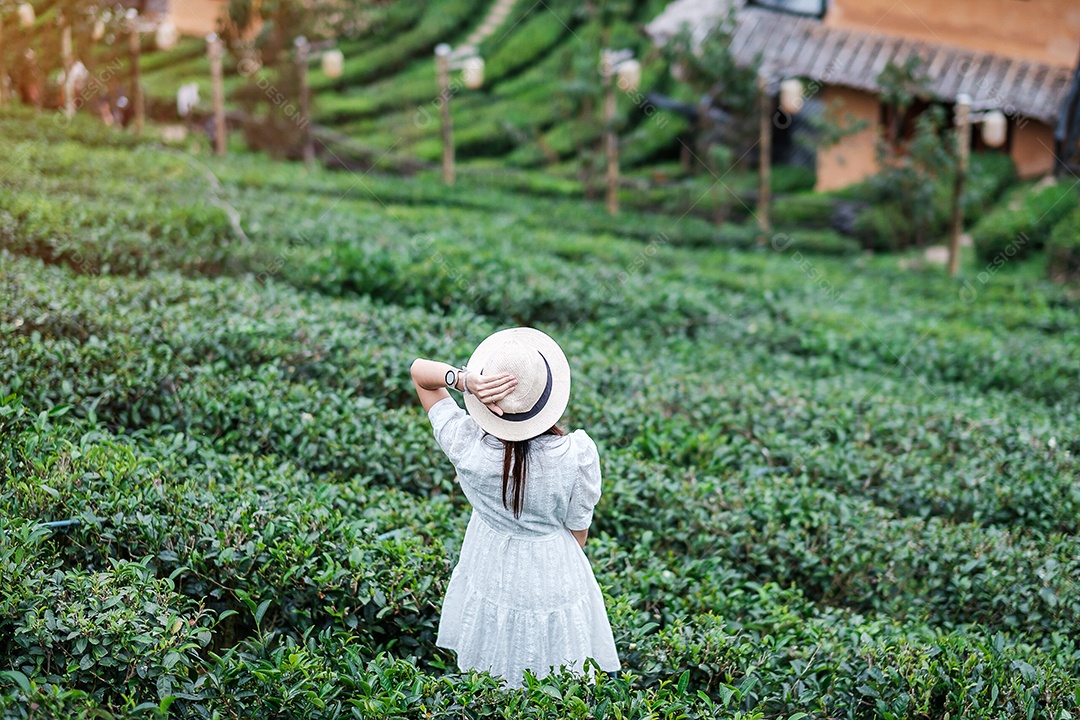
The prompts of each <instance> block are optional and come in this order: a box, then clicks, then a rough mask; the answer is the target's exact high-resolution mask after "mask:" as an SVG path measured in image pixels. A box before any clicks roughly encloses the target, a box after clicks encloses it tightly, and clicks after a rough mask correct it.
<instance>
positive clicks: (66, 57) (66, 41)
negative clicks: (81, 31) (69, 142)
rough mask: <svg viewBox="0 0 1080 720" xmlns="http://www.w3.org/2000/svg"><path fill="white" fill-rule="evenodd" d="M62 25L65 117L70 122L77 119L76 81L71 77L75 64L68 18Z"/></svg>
mask: <svg viewBox="0 0 1080 720" xmlns="http://www.w3.org/2000/svg"><path fill="white" fill-rule="evenodd" d="M61 23H63V27H64V29H63V30H62V31H61V33H60V57H61V60H62V62H63V64H64V117H66V118H67V119H68V120H70V119H71V118H73V117H75V79H74V78H73V77H72V76H71V71H72V69H73V68H74V67H75V62H74V60H73V55H74V52H73V49H72V46H71V23H70V22H68V20H67V18H62V19H61Z"/></svg>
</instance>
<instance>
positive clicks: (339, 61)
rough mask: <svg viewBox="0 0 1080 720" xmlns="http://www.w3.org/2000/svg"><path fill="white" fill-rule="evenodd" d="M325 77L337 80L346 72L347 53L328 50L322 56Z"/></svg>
mask: <svg viewBox="0 0 1080 720" xmlns="http://www.w3.org/2000/svg"><path fill="white" fill-rule="evenodd" d="M322 72H323V75H325V76H326V77H328V78H330V79H331V80H335V79H337V78H339V77H341V74H342V73H343V72H345V53H343V52H341V51H340V50H327V51H326V52H324V53H323V54H322Z"/></svg>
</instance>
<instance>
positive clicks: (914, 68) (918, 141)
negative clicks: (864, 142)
mask: <svg viewBox="0 0 1080 720" xmlns="http://www.w3.org/2000/svg"><path fill="white" fill-rule="evenodd" d="M920 63H921V61H920V60H919V58H918V57H916V56H912V57H910V58H908V60H907V61H905V62H904V63H903V64H902V65H896V64H893V63H890V64H888V65H887V66H886V67H885V69H884V70H882V72H881V74H880V75H879V76H878V85H879V87H880V88H881V101H882V103H883V105H884V106H885V120H886V122H885V132H884V133H883V135H882V137H881V138H879V140H878V145H877V159H878V164H879V167H880V168H881V170H880V171H879V172H878V174H877V175H876V176H874V177H873V178H871V180H870V184H871V186H872V187H873V188H874V190H875V194H876V196H877V199H878V201H879V202H880V203H882V204H885V205H888V206H890V207H891V208H892V209H893V212H892V213H891V217H892V218H893V221H892V224H893V238H894V241H895V244H896V246H897V247H899V248H905V247H908V246H910V245H916V246H918V245H923V244H924V243H925V242H926V240H927V238H928V237H929V236H930V235H932V234H933V233H934V232H935V231H937V230H939V229H940V228H941V227H942V226H943V223H944V221H945V217H944V211H943V205H942V203H941V202H937V200H938V199H937V198H936V197H935V193H936V192H937V191H938V190H939V188H941V187H943V186H947V185H948V183H943V182H942V180H944V179H947V178H948V177H950V176H951V174H952V173H954V172H955V171H956V154H955V151H954V147H955V140H956V137H955V133H954V132H951V131H950V130H949V123H948V117H947V115H946V112H945V109H944V108H943V107H942V106H941V105H928V106H927V107H925V109H922V110H921V112H920V111H919V110H920V108H919V107H918V104H919V102H920V101H921V100H922V98H924V97H925V96H926V94H927V91H926V81H925V79H924V78H923V77H922V76H921V75H920Z"/></svg>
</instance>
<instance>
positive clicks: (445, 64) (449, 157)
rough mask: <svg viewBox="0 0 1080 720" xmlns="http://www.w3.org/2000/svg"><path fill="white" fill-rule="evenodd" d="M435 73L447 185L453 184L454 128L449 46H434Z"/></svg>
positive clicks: (444, 177) (443, 167)
mask: <svg viewBox="0 0 1080 720" xmlns="http://www.w3.org/2000/svg"><path fill="white" fill-rule="evenodd" d="M435 74H436V75H437V76H438V79H439V118H440V120H441V124H442V175H443V182H445V183H446V184H447V185H453V184H454V128H453V125H452V121H451V117H450V94H451V93H450V46H449V45H447V44H446V43H440V44H439V45H437V46H436V47H435Z"/></svg>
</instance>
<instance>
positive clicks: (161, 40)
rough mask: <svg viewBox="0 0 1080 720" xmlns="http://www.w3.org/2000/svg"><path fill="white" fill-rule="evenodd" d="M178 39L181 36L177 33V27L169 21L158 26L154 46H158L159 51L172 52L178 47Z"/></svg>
mask: <svg viewBox="0 0 1080 720" xmlns="http://www.w3.org/2000/svg"><path fill="white" fill-rule="evenodd" d="M178 39H179V35H178V33H177V32H176V26H175V25H173V24H172V22H171V21H169V20H166V21H165V22H163V23H161V24H160V25H158V26H157V31H156V32H155V33H154V44H155V45H157V49H158V50H172V49H173V48H174V47H176V41H177V40H178Z"/></svg>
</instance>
